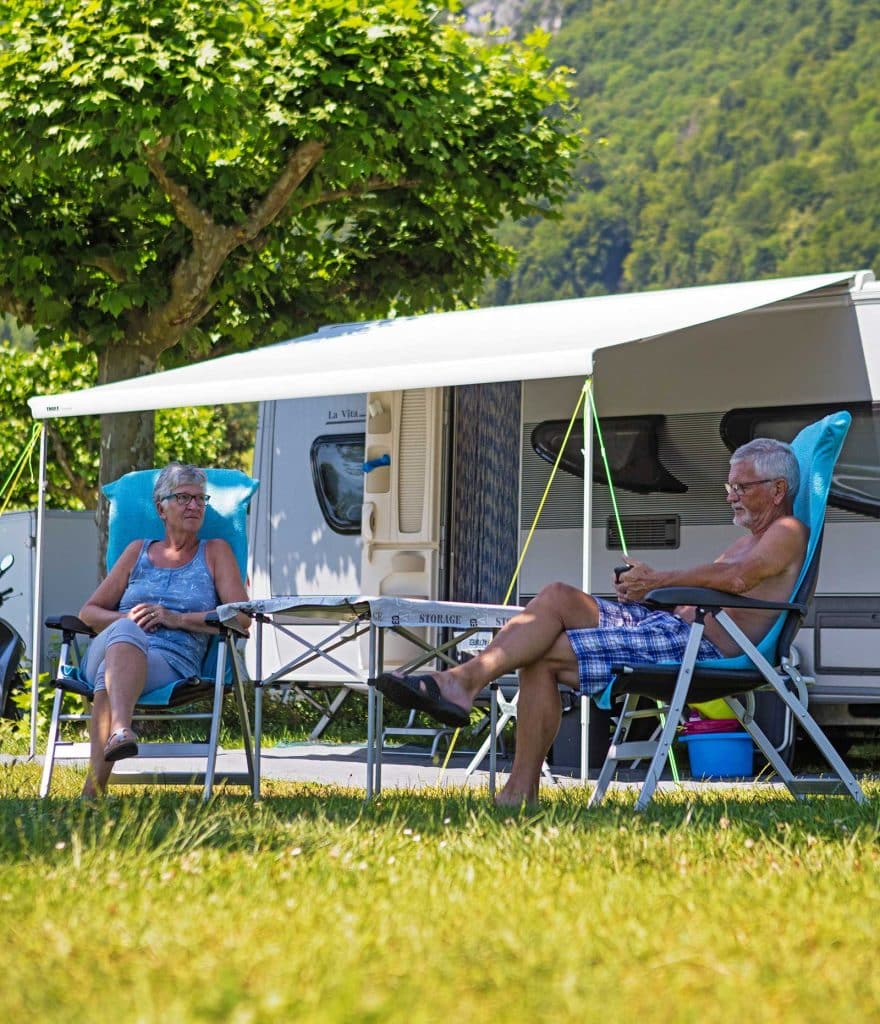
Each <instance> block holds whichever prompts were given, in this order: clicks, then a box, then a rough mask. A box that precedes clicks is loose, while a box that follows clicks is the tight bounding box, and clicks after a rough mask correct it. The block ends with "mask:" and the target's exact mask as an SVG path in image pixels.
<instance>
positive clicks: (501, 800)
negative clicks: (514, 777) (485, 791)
mask: <svg viewBox="0 0 880 1024" xmlns="http://www.w3.org/2000/svg"><path fill="white" fill-rule="evenodd" d="M495 806H496V807H504V808H507V809H509V810H514V811H518V810H520V809H522V808H523V807H525V808H532V807H537V806H538V787H537V786H535V787H534V788H532V787H529V788H528V789H526V790H521V789H519V788H518V787H515V786H511V785H510V782H509V781H508V783H507V785H506V786H505V787H504V788H503V789H502V790H501V792H500V793H498V794H496V796H495Z"/></svg>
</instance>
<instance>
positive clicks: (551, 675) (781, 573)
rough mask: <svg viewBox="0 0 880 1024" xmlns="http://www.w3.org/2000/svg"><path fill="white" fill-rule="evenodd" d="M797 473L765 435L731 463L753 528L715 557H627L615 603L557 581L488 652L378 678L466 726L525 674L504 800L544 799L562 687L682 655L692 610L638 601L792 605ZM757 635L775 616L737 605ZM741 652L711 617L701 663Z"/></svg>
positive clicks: (802, 544)
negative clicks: (670, 597)
mask: <svg viewBox="0 0 880 1024" xmlns="http://www.w3.org/2000/svg"><path fill="white" fill-rule="evenodd" d="M798 484H799V473H798V464H797V459H796V458H795V456H794V453H793V452H792V450H791V447H790V446H789V445H787V444H784V443H783V442H781V441H774V440H770V439H768V438H757V439H755V440H754V441H751V442H749V444H746V445H743V447H741V448H738V449H737V450H736V451H735V452H734V453H733V455H732V456H731V459H730V472H729V475H728V480H727V483H726V484H725V485H724V486H725V488H726V490H727V501H728V503H729V504H730V506H731V508H732V510H733V521H734V523H736V525H737V526H741V527H743V529H744V530H746V531H747V533H746V535H745V536H744V537H740V538H739V539H738V540H737V541H736V542H735V543H733V544H731V545H730V547H729V548H727V550H725V551H723V552H722V553H721V554H720V555H719V556H718V558H717V559H716V560H715V561H714V562H711V563H709V564H706V565H697V566H694V567H693V568H691V569H673V570H666V571H660V570H655V569H651V568H650V567H649V566H647V565H645V563H644V562H639V561H636V560H635V559H627V564H628V566H629V568H628V570H626V572H625V573H624V574H621V576H620V579H619V581H617V582H616V583H615V590H616V591H617V597H618V600H617V601H606V600H604V599H603V598H597V597H592V596H591V595H589V594H585V593H583V591H581V590H579V589H577V588H576V587H571V586H568V585H567V584H564V583H551V584H550V585H549V586H547V587H544V588H543V589H542V590H541V592H540V593H539V594H538V595H537V596H536V597H535V598H534V599H533V600H532V601H530V602H529V603H528V605H527V606H526V607H525V609H524V610H523V611H522V612H521V613H520V614H519V615H517V616H516V617H515V618H513V619H511V620H510V622H509V623H508V624H507V625H506V626H505V627H504V629H502V630H501V631H500V632H499V633H498V634H497V636H496V637H495V639H494V640H493V641H492V643H491V644H489V646H488V647H487V648H486V649H485V650H484V651H483V652H482V653H481V654H479V655H477V656H476V657H475V658H473V659H471V660H470V661H467V662H465V663H464V664H462V665H458V666H456V667H455V668H453V669H450V670H448V671H444V672H433V673H427V674H424V675H416V676H398V675H395V674H393V673H385V674H383V675H381V676H379V677H378V679H377V686H378V688H379V690H380V691H381V692H382V693H383V694H385V696H387V697H388V698H389V699H390V700H393V701H394V702H395V703H397V704H400V705H402V706H404V707H407V708H415V709H416V710H419V711H424V712H426V713H427V714H429V715H431V716H432V717H434V718H436V719H438V720H439V721H441V722H443V723H445V724H448V725H464V724H466V723H467V722H468V720H469V711H470V708H471V705H472V704H473V701H474V698H475V696H476V695H477V694H478V693H479V692H480V690H482V689H483V687H484V686H486V685H487V684H488V683H489V682H491V680H493V679H497V678H499V677H500V676H503V675H505V674H506V673H508V672H512V671H514V670H517V669H518V670H519V685H520V692H519V708H518V711H517V736H516V755H515V757H514V762H513V768H512V770H511V774H510V778H509V779H508V782H507V785H506V786H505V787H504V789H503V790H502V791H501V792H500V793H499V794H498V797H497V802H498V803H499V804H502V805H514V806H517V805H519V804H521V803H523V802H528V803H532V802H534V801H536V800H537V798H538V783H539V779H540V775H541V765H542V764H543V761H544V758H545V757H546V755H547V752H548V750H549V749H550V744H551V743H552V742H553V739H554V737H555V736H556V732H557V730H558V728H559V722H560V715H561V703H560V699H559V685H560V684H562V685H565V686H570V687H573V688H579V689H580V691H581V693H584V694H595V693H597V692H599V691H601V690H602V689H604V688H605V686H606V685H607V683H608V682H609V681H610V675H611V665H612V664H615V663H620V662H626V661H638V662H642V663H645V662H662V661H674V660H677V659H680V658H681V657H682V656H683V654H684V649H685V644H686V643H687V636H688V632H689V630H690V623H691V622H692V621H693V614H694V610H693V608H689V607H679V608H676V609H675V612H674V613H671V612H666V611H655V610H653V609H651V608H649V607H647V606H646V605H644V604H640V603H639V602H640V601H642V599H643V598H644V597H645V595H646V594H647V593H648V592H649V591H651V590H654V589H656V588H657V587H673V586H678V587H711V588H713V589H715V590H724V591H727V592H729V593H733V594H744V595H746V596H749V597H756V598H763V599H766V600H771V601H787V600H788V599H789V597H790V596H791V593H792V591H793V589H794V585H795V582H796V581H797V577H798V573H799V572H800V568H801V565H802V563H803V559H804V553H805V551H806V546H807V534H808V530H807V527H806V526H805V525H804V524H803V523H802V522H800V520H798V519H796V518H795V517H794V515H793V514H792V503H793V500H794V496H795V495H796V494H797V490H798ZM728 613H729V614H730V616H731V618H733V619H734V620H735V621H736V622H737V623H738V625H739V626H740V628H741V629H742V630H743V631H744V632H745V633H746V634H747V635H748V636H749V637H750V638H751V639H752V640H754V641H756V642H757V641H759V640H760V639H761V638H762V637H763V636H764V634H765V633H766V632H767V631H768V629H769V628H770V626H771V625H772V622H773V619H774V617H775V614H776V613H773V612H760V611H750V610H749V611H747V610H741V609H728ZM738 653H740V652H739V651H738V650H737V649H736V647H735V645H732V643H731V641H730V639H729V638H728V637H727V634H726V633H725V632H724V631H723V630H722V629H721V628H720V627H719V626H718V624H717V623H716V622H715V620H714V618H712V617H711V616H708V617H707V619H706V629H705V633H704V636H703V640H702V643H701V645H700V652H699V657H700V658H701V659H709V658H721V657H726V656H728V655H731V654H738Z"/></svg>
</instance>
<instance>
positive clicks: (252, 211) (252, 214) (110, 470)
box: [0, 0, 581, 479]
mask: <svg viewBox="0 0 880 1024" xmlns="http://www.w3.org/2000/svg"><path fill="white" fill-rule="evenodd" d="M0 19H2V22H3V25H4V33H3V39H2V42H0V246H2V249H3V252H4V254H6V258H5V259H4V260H3V261H2V263H0V310H2V311H4V312H8V313H12V314H14V315H15V316H16V317H17V318H18V320H19V322H21V323H26V324H30V325H32V326H34V327H36V328H38V330H39V331H40V333H39V334H38V340H39V341H42V342H43V343H45V342H46V341H52V342H55V341H57V340H63V339H75V340H78V341H80V342H82V343H84V344H86V345H87V346H89V347H90V348H91V349H93V350H94V351H96V352H97V353H98V377H99V380H100V381H102V382H105V381H111V380H116V379H120V378H124V377H129V376H134V375H137V374H139V373H143V372H146V371H149V370H152V369H154V368H156V367H157V366H159V365H165V366H167V365H173V364H174V363H175V362H182V361H191V360H192V359H193V358H198V357H203V356H206V355H208V354H211V353H219V352H221V351H226V350H228V349H230V348H233V347H244V346H248V345H253V344H254V343H264V342H268V341H272V340H276V339H279V338H283V337H290V336H291V335H296V334H300V333H303V332H305V331H307V330H309V329H311V328H313V327H314V326H315V325H316V324H317V323H319V322H327V321H338V320H345V319H360V318H363V317H371V316H377V315H385V314H387V313H388V312H389V311H394V310H397V311H401V312H411V311H421V310H425V309H427V308H432V307H433V308H444V307H447V308H448V307H450V306H454V305H456V304H459V303H463V302H468V301H470V300H472V299H473V298H474V296H475V295H476V294H477V293H478V291H479V289H480V287H481V286H482V282H483V281H484V279H485V276H486V275H487V274H498V273H500V272H502V271H503V270H504V269H505V268H506V267H507V266H508V264H509V261H510V253H509V251H508V250H507V249H506V248H505V247H504V246H503V245H502V244H500V243H499V241H498V240H497V239H496V237H495V236H494V234H493V228H494V227H495V225H496V224H497V223H498V222H499V221H500V220H501V219H502V218H504V217H511V218H519V217H522V216H526V215H533V214H535V213H538V212H540V211H543V210H545V209H547V208H551V207H553V206H554V205H555V204H557V203H558V202H559V201H560V200H561V198H562V197H563V196H564V195H565V194H566V193H567V191H568V189H569V187H570V171H571V167H572V161H573V159H574V156H575V153H576V152H577V150H578V148H579V147H580V145H581V142H580V139H579V138H578V136H577V134H573V133H569V130H568V129H569V125H568V119H567V112H568V109H569V93H568V77H569V76H568V73H567V72H566V70H565V69H563V68H553V67H552V66H551V64H550V62H549V60H548V58H547V56H546V54H545V53H544V51H543V49H542V46H543V44H544V43H545V42H546V38H545V37H539V36H535V37H533V38H531V39H529V40H527V41H526V44H524V45H521V44H519V43H510V44H499V43H497V42H496V41H482V40H478V39H475V38H473V37H471V36H468V35H466V34H465V33H464V32H462V31H460V30H459V29H458V28H457V27H456V25H455V24H453V23H451V22H450V20H449V19H448V18H447V17H445V16H443V15H442V14H441V12H439V11H437V10H435V9H433V8H431V7H428V6H426V5H425V4H424V3H423V2H421V0H374V2H372V3H370V4H364V3H363V2H362V0H295V2H294V0H288V2H277V0H228V2H227V3H224V4H205V3H204V2H203V0H173V2H172V0H151V2H149V3H144V2H143V0H57V2H54V3H51V4H46V3H45V2H44V0H16V2H15V3H9V2H0ZM197 400H198V396H197V395H193V401H194V402H195V401H197ZM114 419H116V418H114ZM129 429H130V430H131V431H132V433H130V434H129V435H126V434H124V433H123V432H122V429H121V427H120V426H119V424H118V423H117V424H116V425H114V427H113V432H114V435H113V436H114V438H116V439H118V440H116V443H115V447H114V450H115V452H116V455H117V457H116V458H115V460H114V459H105V460H104V461H103V462H102V466H103V465H104V462H107V463H108V465H107V467H106V468H105V469H102V477H103V479H107V478H109V477H110V476H115V475H117V474H118V473H119V472H122V471H124V470H126V469H129V468H132V466H133V465H138V464H143V463H144V462H146V461H149V460H151V459H152V439H151V437H150V436H148V434H144V433H143V428H142V426H135V427H133V428H132V427H131V421H129ZM138 430H141V434H138V433H137V431H138ZM108 443H109V428H108V427H107V426H106V425H105V428H104V435H103V441H102V444H103V445H104V447H105V455H106V454H107V452H108V449H107V445H108ZM111 454H112V452H111Z"/></svg>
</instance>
